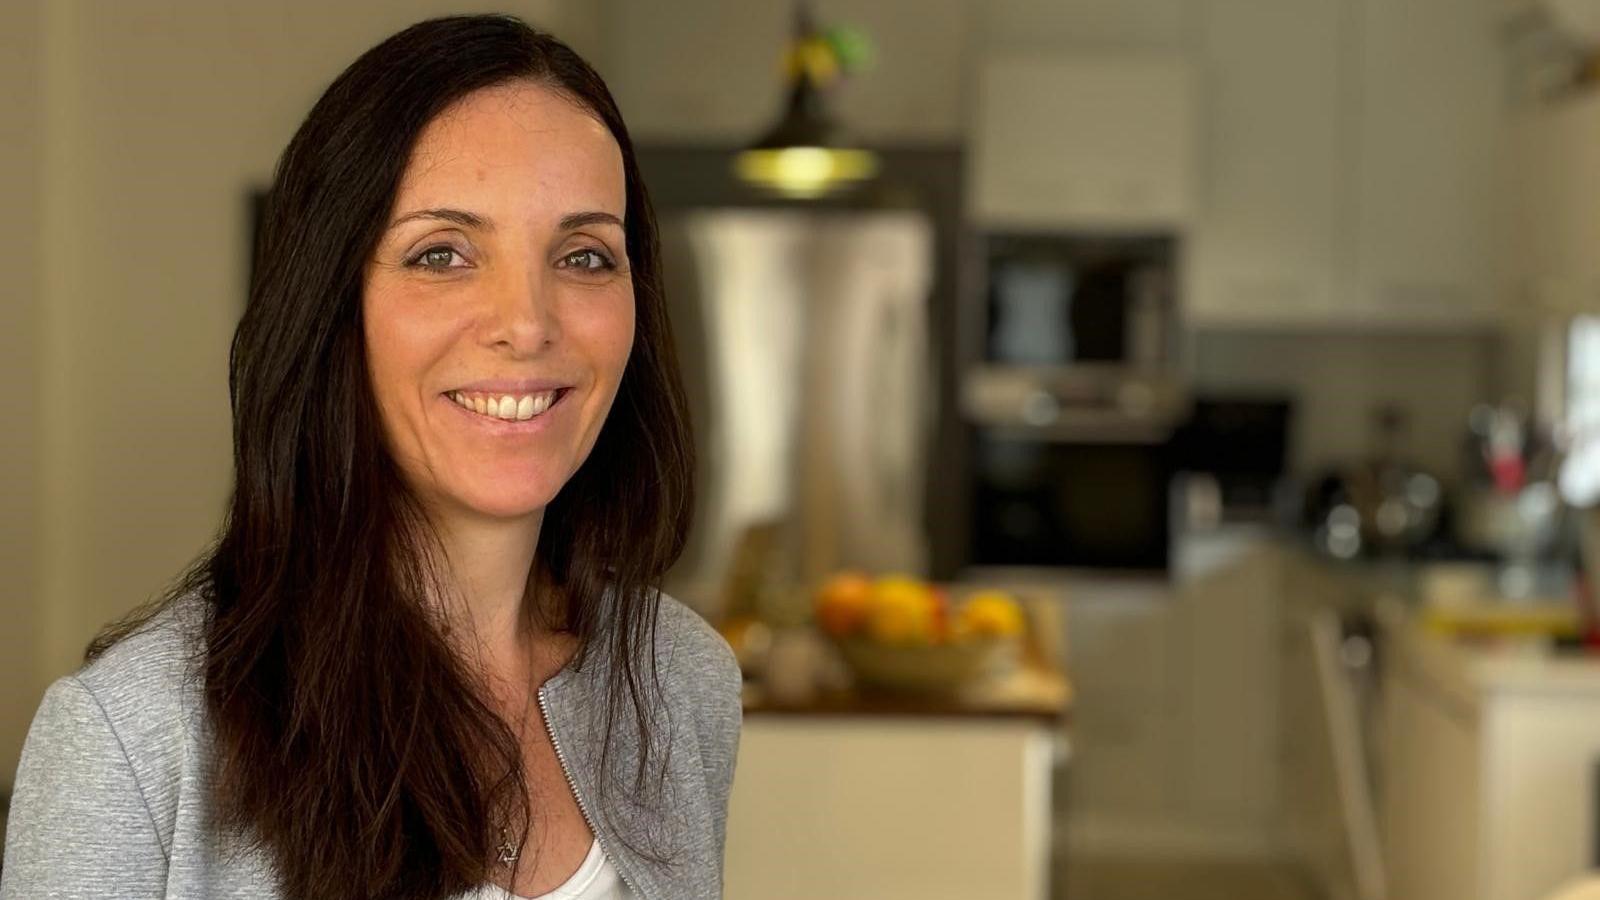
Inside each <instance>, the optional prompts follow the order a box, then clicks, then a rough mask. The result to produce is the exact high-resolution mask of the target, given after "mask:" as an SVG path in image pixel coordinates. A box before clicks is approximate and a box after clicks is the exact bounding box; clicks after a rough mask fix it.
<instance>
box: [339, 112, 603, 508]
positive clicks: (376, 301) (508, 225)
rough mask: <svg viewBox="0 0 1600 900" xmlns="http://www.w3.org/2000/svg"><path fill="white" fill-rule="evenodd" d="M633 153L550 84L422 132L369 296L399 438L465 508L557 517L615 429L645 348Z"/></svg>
mask: <svg viewBox="0 0 1600 900" xmlns="http://www.w3.org/2000/svg"><path fill="white" fill-rule="evenodd" d="M625 211H626V193H625V187H624V179H623V174H622V154H621V151H620V150H619V148H618V146H617V143H616V141H615V139H613V138H612V136H611V133H610V132H609V131H608V130H607V129H606V127H605V126H604V125H603V124H601V123H600V121H599V120H598V119H596V118H595V117H594V116H593V115H591V114H590V113H589V112H587V111H586V110H584V109H582V108H581V107H579V106H577V105H576V104H575V103H574V102H572V101H570V100H568V99H566V98H565V97H564V96H562V95H560V94H558V93H556V92H555V91H553V90H552V89H550V88H548V87H544V86H542V85H536V84H532V83H527V82H518V83H514V84H509V85H504V86H500V87H495V88H489V89H485V90H481V91H478V92H476V93H473V94H470V95H468V96H467V97H465V98H463V99H462V100H461V101H460V102H459V103H457V104H456V105H454V106H453V107H451V108H450V109H449V110H447V111H446V112H445V113H443V114H442V115H440V116H439V117H438V118H437V119H435V120H434V121H433V122H432V123H431V124H429V125H428V127H427V128H426V129H425V130H424V131H423V133H422V135H421V137H420V139H419V140H418V142H417V145H416V149H415V151H414V152H413V154H412V157H411V160H410V163H409V165H408V167H407V169H406V173H405V176H404V179H403V181H402V183H401V185H400V189H399V193H398V194H397V196H396V198H395V203H394V212H393V215H392V217H391V219H390V221H389V223H388V229H387V231H386V232H385V233H384V235H383V236H382V238H380V240H379V243H378V247H377V251H376V252H375V254H374V257H373V259H372V260H370V262H369V264H368V266H367V269H366V276H365V289H364V291H363V294H362V313H363V321H364V325H365V334H366V346H367V357H368V367H369V370H370V373H371V377H372V388H373V393H374V394H375V396H376V398H377V402H378V408H379V413H380V416H381V419H382V422H383V428H384V432H385V435H386V437H387V439H388V443H389V446H390V448H391V450H392V452H393V453H394V454H395V457H396V460H397V462H398V463H399V465H400V468H401V470H402V472H403V473H404V475H405V477H406V479H407V481H408V483H409V484H410V485H411V487H412V488H413V489H414V490H416V491H417V492H418V494H419V495H420V496H421V497H422V499H423V501H424V502H425V503H427V504H429V505H430V506H432V507H434V508H436V509H439V510H441V511H443V512H445V513H447V514H450V515H462V514H468V515H477V516H485V517H493V518H498V519H507V518H520V517H527V516H530V515H540V514H542V512H543V509H544V507H545V506H546V504H548V503H549V502H550V501H551V499H552V498H554V497H555V495H556V492H557V491H559V490H560V489H561V486H562V485H563V484H565V483H566V482H567V479H569V478H570V477H572V474H573V473H574V472H576V471H577V469H578V467H579V466H580V465H582V464H583V461H584V459H585V458H586V457H587V456H588V455H589V451H590V450H591V449H592V448H593V447H594V443H595V439H596V437H598V435H599V434H600V429H601V426H603V425H604V424H605V420H606V415H607V413H608V412H609V411H610V409H611V403H612V400H613V399H614V398H615V397H616V394H617V386H618V384H619V383H620V382H621V380H622V372H623V369H624V367H625V366H626V365H627V362H628V351H629V349H630V348H631V347H632V345H633V329H634V309H633V280H632V276H631V274H630V270H629V264H628V259H627V257H626V255H625V254H626V247H625V241H624V237H623V226H622V222H623V214H624V212H625Z"/></svg>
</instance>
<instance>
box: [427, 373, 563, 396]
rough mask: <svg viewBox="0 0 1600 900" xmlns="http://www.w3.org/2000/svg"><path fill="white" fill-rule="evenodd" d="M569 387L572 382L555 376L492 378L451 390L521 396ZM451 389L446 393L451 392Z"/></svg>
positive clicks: (457, 386) (460, 385) (461, 385)
mask: <svg viewBox="0 0 1600 900" xmlns="http://www.w3.org/2000/svg"><path fill="white" fill-rule="evenodd" d="M569 387H572V382H570V381H561V380H559V379H555V378H521V379H509V378H491V379H485V380H483V381H474V382H472V383H470V384H458V385H456V386H455V387H453V388H451V389H450V391H466V392H467V393H469V394H511V395H514V396H518V397H520V396H522V395H523V394H542V393H544V392H545V391H555V390H560V389H561V388H569ZM450 391H445V392H444V393H445V394H449V393H450Z"/></svg>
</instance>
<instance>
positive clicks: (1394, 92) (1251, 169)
mask: <svg viewBox="0 0 1600 900" xmlns="http://www.w3.org/2000/svg"><path fill="white" fill-rule="evenodd" d="M1199 43H1200V48H1201V49H1200V53H1201V57H1202V65H1203V68H1202V72H1203V76H1202V78H1203V82H1202V83H1203V91H1202V97H1203V98H1204V104H1205V109H1206V111H1207V120H1206V121H1207V126H1208V131H1207V132H1206V136H1205V142H1204V147H1205V152H1204V154H1203V158H1204V160H1205V164H1204V168H1203V170H1202V180H1201V196H1200V211H1199V215H1198V219H1197V223H1196V228H1195V230H1194V233H1193V235H1192V237H1193V240H1192V241H1191V246H1190V251H1191V252H1190V257H1189V260H1188V269H1189V273H1190V277H1189V283H1188V291H1187V294H1188V298H1189V303H1188V307H1187V312H1188V315H1189V318H1190V319H1191V321H1193V322H1196V323H1198V324H1212V325H1301V324H1303V325H1318V324H1334V325H1346V326H1362V327H1364V326H1371V327H1379V328H1382V327H1395V326H1398V327H1423V328H1429V327H1443V328H1456V327H1463V326H1470V327H1478V326H1481V325H1483V324H1485V323H1486V322H1487V321H1488V320H1489V319H1490V318H1491V317H1492V312H1493V305H1492V304H1493V297H1494V291H1493V284H1494V277H1495V272H1494V269H1493V267H1492V264H1493V261H1494V260H1495V259H1496V258H1497V253H1496V252H1495V251H1496V249H1497V248H1496V245H1495V236H1494V231H1495V229H1494V216H1495V208H1494V201H1495V172H1496V160H1497V154H1498V151H1499V146H1500V141H1501V135H1502V131H1501V128H1502V123H1503V120H1502V115H1501V97H1500V94H1501V89H1500V82H1499V58H1498V55H1497V49H1496V45H1495V30H1494V17H1493V15H1492V10H1491V9H1490V8H1489V7H1488V6H1487V5H1486V4H1482V3H1471V4H1463V3H1459V2H1455V0H1214V2H1212V3H1210V4H1209V5H1208V8H1207V12H1206V13H1205V15H1204V19H1203V27H1202V30H1201V39H1200V42H1199Z"/></svg>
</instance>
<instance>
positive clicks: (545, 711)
mask: <svg viewBox="0 0 1600 900" xmlns="http://www.w3.org/2000/svg"><path fill="white" fill-rule="evenodd" d="M538 697H539V717H540V718H541V719H543V720H544V730H545V733H546V734H548V735H550V746H552V747H554V748H555V750H556V762H557V763H559V764H560V765H561V774H562V776H563V777H565V778H566V779H567V789H568V790H570V791H572V796H573V799H575V800H577V801H578V813H579V814H580V815H582V816H583V821H584V824H586V825H588V826H589V830H590V831H591V832H593V833H594V839H595V842H596V843H598V844H599V845H600V853H601V854H602V855H604V856H605V857H606V859H608V860H610V861H611V865H612V867H613V868H615V869H616V870H617V877H618V878H620V879H622V883H623V884H624V885H625V886H627V888H628V890H629V891H631V892H632V893H633V896H634V898H635V900H646V898H645V895H644V892H643V891H641V890H639V888H638V886H637V885H635V884H634V883H633V881H632V880H630V879H629V878H628V873H627V867H626V866H624V865H622V864H621V863H620V862H619V861H618V859H617V858H616V857H615V856H613V855H612V854H611V853H609V852H607V851H606V843H605V841H603V840H601V839H600V829H599V828H596V827H595V824H594V819H591V818H590V817H589V807H587V806H585V805H584V802H583V794H581V793H579V792H578V785H577V783H576V782H574V781H573V780H572V770H571V769H569V768H567V755H566V754H565V753H563V752H561V742H560V741H558V740H556V729H555V726H553V725H551V724H550V707H549V706H548V705H546V704H545V702H544V685H542V684H541V685H539V692H538ZM602 777H603V776H602Z"/></svg>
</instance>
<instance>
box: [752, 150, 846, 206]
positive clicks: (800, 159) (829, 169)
mask: <svg viewBox="0 0 1600 900" xmlns="http://www.w3.org/2000/svg"><path fill="white" fill-rule="evenodd" d="M734 170H735V171H736V172H737V173H738V175H739V177H740V178H743V179H744V180H745V181H748V182H751V183H753V184H759V185H761V186H763V187H766V188H770V189H772V190H775V191H778V192H779V193H781V194H784V195H785V196H789V197H816V196H820V195H822V194H825V193H827V192H828V191H831V190H834V189H836V188H839V187H842V186H844V185H846V184H850V183H854V182H858V181H864V180H866V179H868V178H871V177H872V176H873V175H874V174H876V173H877V171H878V158H877V156H875V155H874V154H872V153H870V152H868V151H866V150H835V149H830V148H827V147H781V148H777V149H771V150H746V151H744V152H742V153H740V154H739V156H738V158H737V159H736V160H735V162H734Z"/></svg>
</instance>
